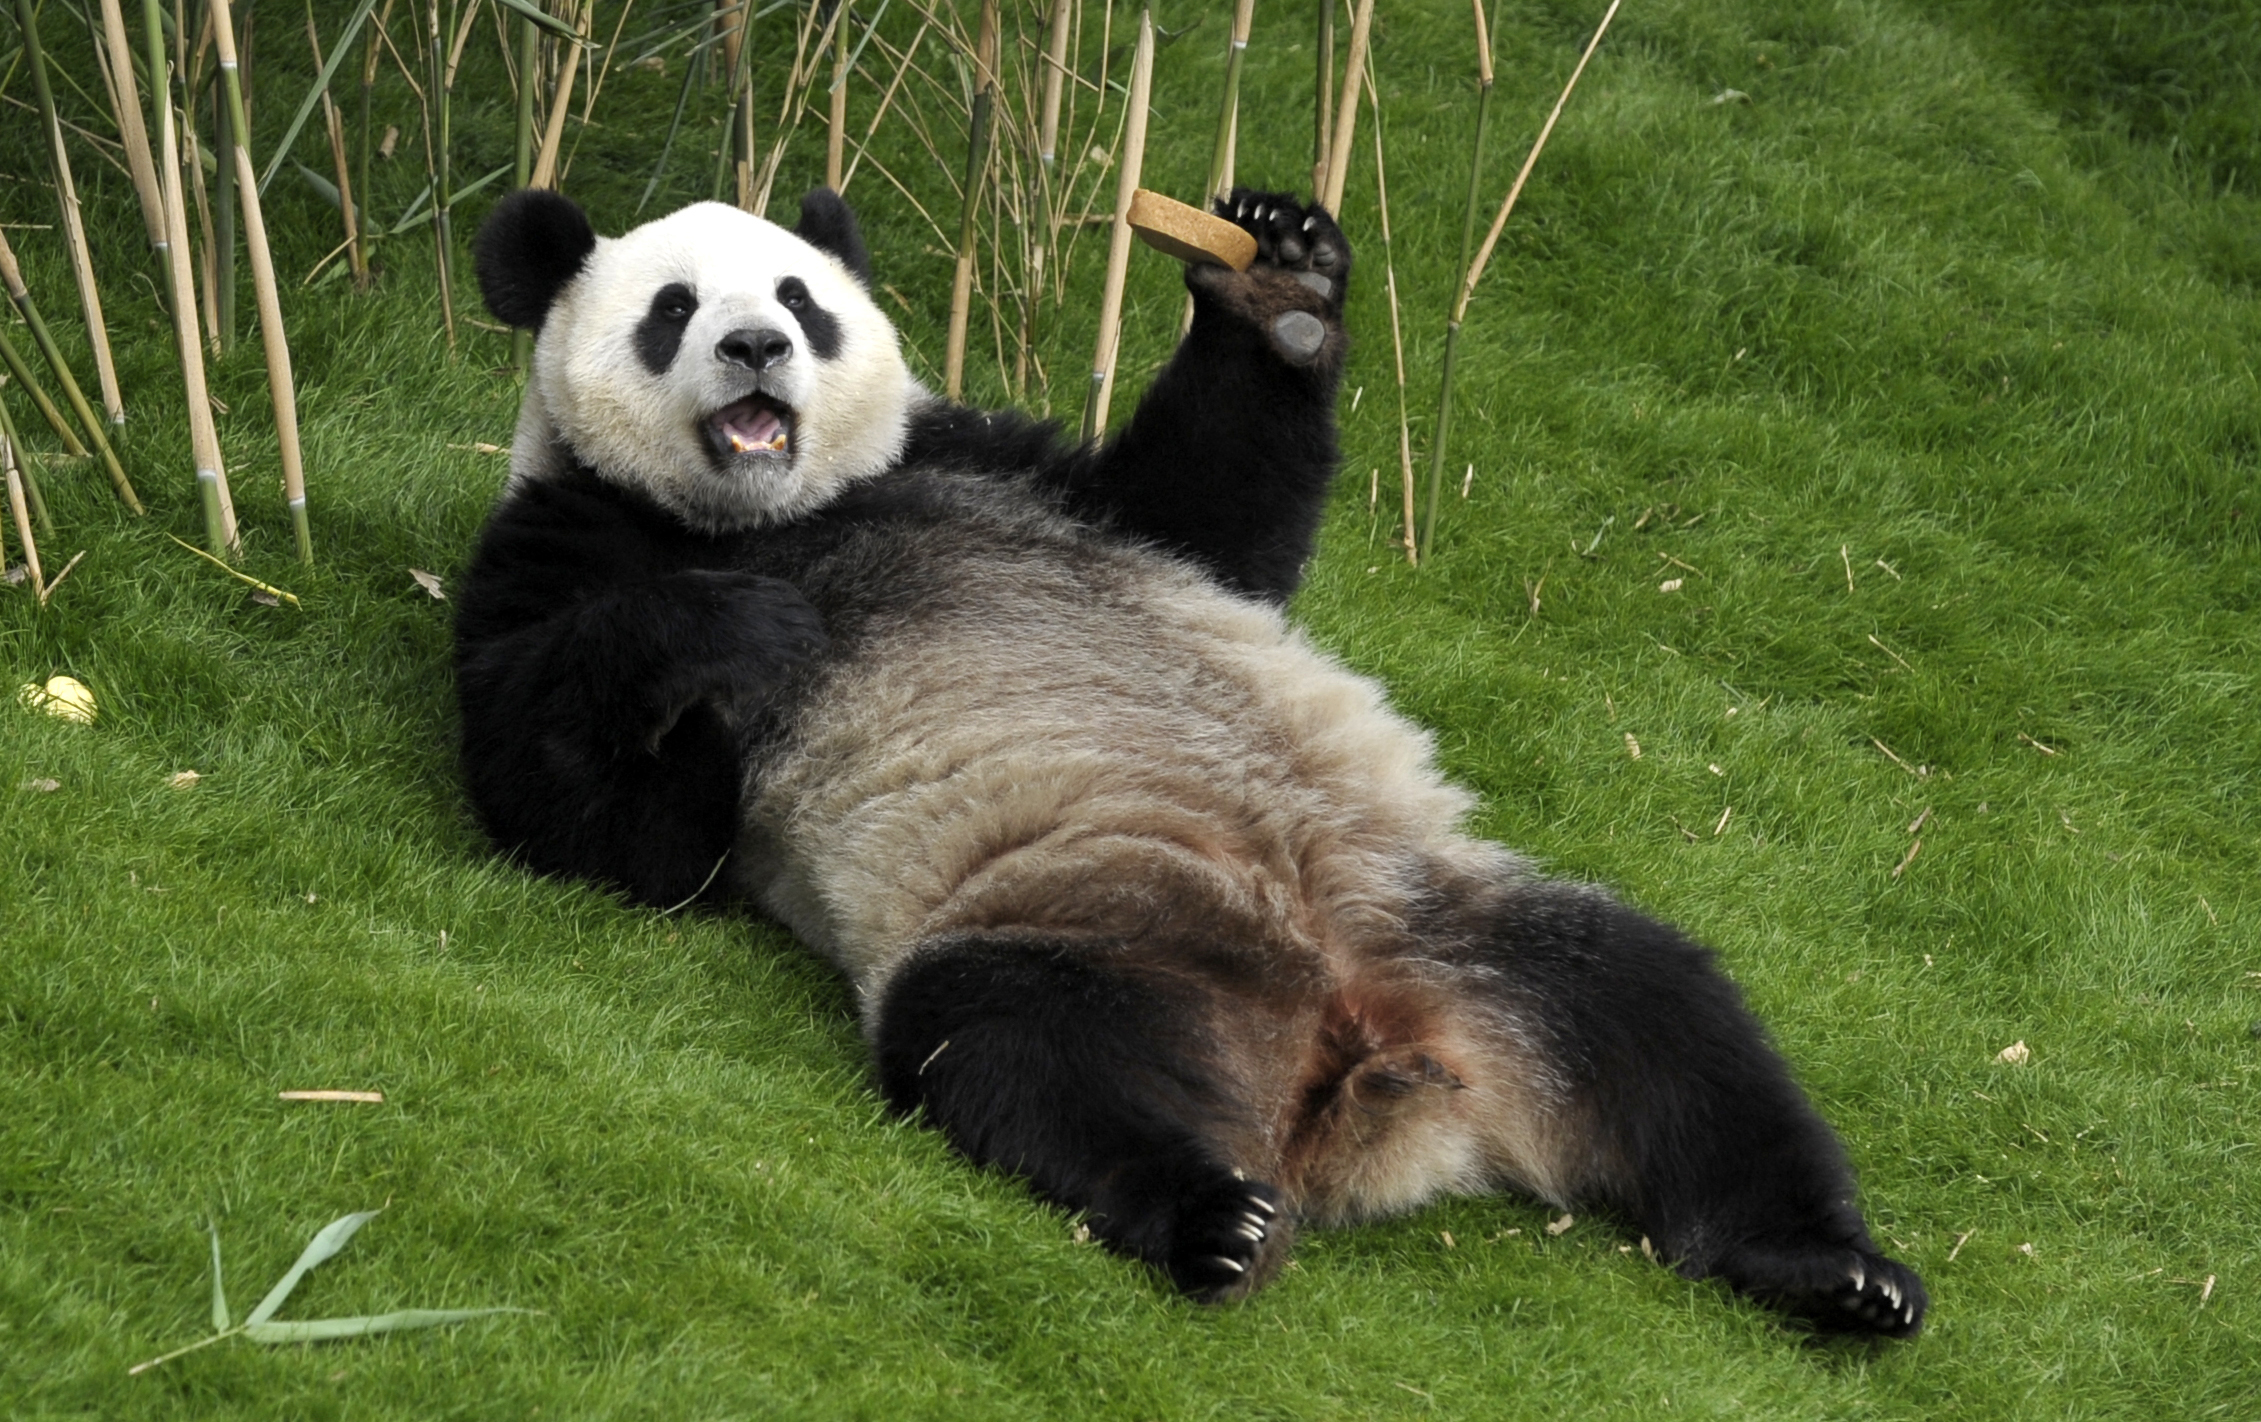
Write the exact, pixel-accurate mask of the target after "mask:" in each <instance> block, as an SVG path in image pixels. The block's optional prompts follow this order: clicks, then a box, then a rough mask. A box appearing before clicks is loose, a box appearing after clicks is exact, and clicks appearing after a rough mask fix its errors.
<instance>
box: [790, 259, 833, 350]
mask: <svg viewBox="0 0 2261 1422" xmlns="http://www.w3.org/2000/svg"><path fill="white" fill-rule="evenodd" d="M777 299H778V300H779V301H781V302H783V303H784V305H785V309H786V310H788V311H790V312H792V313H793V319H794V320H796V321H798V322H800V323H801V334H803V335H805V336H807V337H808V338H809V349H810V350H811V351H813V352H814V353H815V354H816V356H817V358H818V359H819V360H835V359H838V357H839V355H840V318H839V317H837V316H835V315H833V314H832V313H831V312H829V311H827V310H825V309H824V308H823V307H822V306H819V305H817V301H816V298H815V297H814V296H811V295H810V294H809V284H808V283H807V282H805V281H803V280H801V279H800V278H799V277H787V278H785V280H783V281H781V282H779V283H778V284H777Z"/></svg>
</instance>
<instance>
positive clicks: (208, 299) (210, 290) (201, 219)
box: [173, 109, 222, 355]
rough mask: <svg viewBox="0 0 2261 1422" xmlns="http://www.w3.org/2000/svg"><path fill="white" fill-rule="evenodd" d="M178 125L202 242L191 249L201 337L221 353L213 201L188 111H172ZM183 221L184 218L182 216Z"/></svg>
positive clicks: (184, 164) (215, 353)
mask: <svg viewBox="0 0 2261 1422" xmlns="http://www.w3.org/2000/svg"><path fill="white" fill-rule="evenodd" d="M173 117H174V121H175V122H176V123H178V124H179V125H180V127H179V129H178V130H177V132H178V134H179V136H180V139H181V141H182V142H183V144H184V145H185V147H186V150H187V151H186V152H185V153H184V154H183V159H182V166H183V167H185V168H186V169H187V170H188V177H189V195H190V196H191V197H193V198H195V199H196V226H197V232H198V235H199V236H201V237H203V239H204V245H203V246H202V247H201V248H197V249H194V253H193V254H194V256H195V257H196V279H197V282H198V284H199V285H198V290H199V291H201V292H202V293H203V296H204V339H205V340H206V341H207V342H209V343H210V345H211V347H212V353H213V354H214V355H218V354H220V350H221V346H222V342H221V339H220V273H219V269H218V267H216V266H215V265H214V263H215V262H217V261H218V260H219V258H218V256H217V253H218V251H219V243H218V241H217V240H215V239H214V237H213V235H212V204H211V201H210V199H209V197H208V196H207V195H206V193H205V190H204V154H203V151H202V148H201V146H200V144H199V143H198V138H197V132H196V125H195V124H194V123H192V122H190V121H189V120H190V115H189V113H188V111H187V110H185V109H184V110H180V111H177V112H176V113H175V114H174V116H173ZM184 221H185V219H184Z"/></svg>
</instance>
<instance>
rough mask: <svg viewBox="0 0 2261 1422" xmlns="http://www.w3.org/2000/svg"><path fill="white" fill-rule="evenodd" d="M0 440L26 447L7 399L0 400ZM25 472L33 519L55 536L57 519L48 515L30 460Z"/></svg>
mask: <svg viewBox="0 0 2261 1422" xmlns="http://www.w3.org/2000/svg"><path fill="white" fill-rule="evenodd" d="M0 440H5V441H7V444H8V447H9V448H10V449H15V450H21V449H22V448H23V447H24V442H23V437H22V436H21V435H19V434H17V433H16V421H15V417H14V416H12V415H10V414H9V413H8V402H7V401H5V400H0ZM23 472H24V492H25V493H27V494H29V495H30V496H31V516H32V521H33V522H35V523H37V524H38V525H39V532H40V534H41V535H42V536H43V537H48V538H52V537H54V536H55V520H53V519H51V518H49V517H48V516H47V500H46V499H45V498H44V497H42V496H41V494H40V492H39V481H38V480H37V479H34V478H33V477H32V474H31V464H30V463H29V461H28V460H27V461H26V462H25V464H24V465H23Z"/></svg>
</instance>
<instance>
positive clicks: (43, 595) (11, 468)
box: [0, 441, 47, 607]
mask: <svg viewBox="0 0 2261 1422" xmlns="http://www.w3.org/2000/svg"><path fill="white" fill-rule="evenodd" d="M0 465H4V466H5V468H6V473H7V480H8V512H9V513H10V514H12V515H13V516H14V517H15V520H16V541H17V542H19V543H21V544H23V546H24V567H25V568H26V569H28V570H29V571H30V573H31V590H32V592H33V594H34V595H35V596H37V597H38V598H39V602H40V605H41V606H42V607H44V606H46V604H47V580H46V579H45V578H43V577H41V576H40V573H39V544H38V543H37V542H35V541H34V540H33V538H32V536H31V510H30V509H29V508H27V507H26V506H25V503H24V481H23V476H22V475H21V474H20V473H19V472H18V471H17V469H16V447H15V446H14V445H13V444H9V443H6V442H5V441H0Z"/></svg>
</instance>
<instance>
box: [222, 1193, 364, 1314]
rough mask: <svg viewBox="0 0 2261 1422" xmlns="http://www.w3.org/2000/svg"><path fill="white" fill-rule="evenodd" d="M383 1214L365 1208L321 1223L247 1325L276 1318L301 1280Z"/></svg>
mask: <svg viewBox="0 0 2261 1422" xmlns="http://www.w3.org/2000/svg"><path fill="white" fill-rule="evenodd" d="M383 1213H384V1211H383V1210H381V1209H378V1210H363V1211H362V1212H361V1213H359V1214H353V1215H340V1216H339V1217H338V1218H336V1219H334V1220H332V1221H330V1222H329V1223H328V1224H326V1225H324V1226H322V1231H321V1233H319V1234H317V1235H315V1236H314V1238H313V1239H311V1240H309V1241H308V1242H307V1245H306V1248H305V1250H304V1251H303V1252H301V1253H300V1254H299V1256H298V1262H297V1263H296V1264H293V1265H291V1266H290V1272H289V1273H287V1274H285V1275H283V1277H282V1278H281V1279H279V1280H277V1281H276V1282H275V1287H273V1288H271V1289H269V1290H268V1291H267V1297H265V1298H263V1299H261V1300H260V1301H259V1307H257V1308H255V1309H253V1310H252V1311H251V1316H250V1317H249V1318H247V1319H245V1320H244V1321H243V1324H244V1327H245V1328H246V1329H253V1328H257V1327H259V1326H260V1325H261V1324H263V1323H265V1322H266V1321H267V1320H268V1319H270V1318H273V1317H274V1316H275V1310H277V1309H279V1308H281V1307H282V1306H283V1303H284V1301H285V1300H287V1299H289V1298H290V1291H291V1290H292V1289H295V1288H297V1287H298V1281H299V1280H301V1279H303V1278H305V1277H306V1276H307V1275H308V1274H310V1273H312V1272H313V1271H314V1270H315V1268H316V1267H318V1266H319V1265H321V1264H322V1263H323V1261H325V1260H327V1259H330V1258H333V1257H335V1256H336V1254H337V1252H338V1251H339V1250H341V1249H343V1248H345V1246H346V1242H347V1241H349V1240H351V1239H352V1238H353V1236H354V1233H355V1231H357V1230H359V1229H360V1228H361V1227H362V1226H363V1225H365V1224H367V1223H369V1221H371V1220H373V1219H375V1218H376V1217H377V1216H378V1215H380V1214H383Z"/></svg>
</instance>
